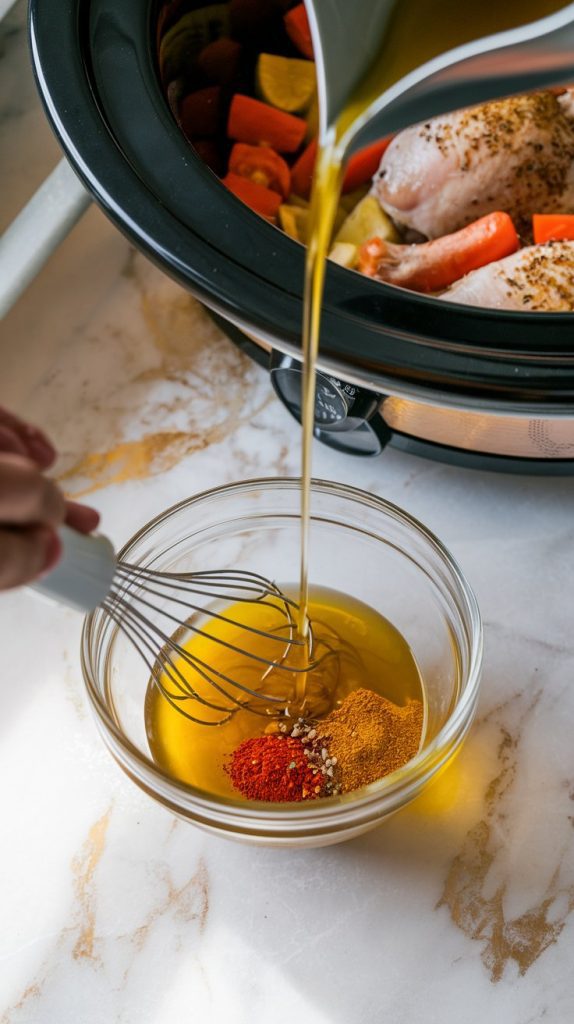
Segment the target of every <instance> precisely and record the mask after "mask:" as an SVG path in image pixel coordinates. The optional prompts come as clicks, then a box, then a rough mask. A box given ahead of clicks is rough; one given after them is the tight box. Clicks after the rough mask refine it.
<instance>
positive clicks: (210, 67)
mask: <svg viewBox="0 0 574 1024" xmlns="http://www.w3.org/2000/svg"><path fill="white" fill-rule="evenodd" d="M241 50H242V46H241V43H237V42H236V41H235V40H234V39H227V38H225V37H223V38H222V39H216V40H215V41H214V42H213V43H209V44H208V45H207V46H204V48H203V50H202V51H201V53H200V54H199V57H198V58H197V66H198V68H199V70H200V71H201V73H202V74H203V75H205V77H206V78H208V79H209V80H210V81H211V82H214V83H215V84H216V85H229V83H230V82H232V81H233V79H234V78H235V76H236V75H237V71H238V69H239V62H240V60H241Z"/></svg>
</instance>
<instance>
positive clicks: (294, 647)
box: [34, 527, 335, 725]
mask: <svg viewBox="0 0 574 1024" xmlns="http://www.w3.org/2000/svg"><path fill="white" fill-rule="evenodd" d="M61 538H62V542H63V547H64V551H63V557H62V559H61V561H60V563H59V564H58V566H57V567H56V568H55V569H54V570H53V571H52V572H51V573H50V574H49V575H48V576H47V577H45V578H44V579H43V580H41V581H40V582H39V583H37V584H35V585H34V589H36V590H39V591H40V592H42V593H44V594H46V595H48V596H50V597H52V598H56V599H57V600H59V601H63V602H65V603H67V604H70V605H72V606H73V607H75V608H78V609H80V610H81V611H84V612H90V611H93V610H94V609H95V608H97V607H100V608H101V609H102V610H103V611H104V612H105V614H106V615H107V616H108V617H109V619H110V620H112V621H113V622H114V623H115V624H116V626H117V627H118V628H119V629H120V630H121V631H122V633H123V634H124V635H125V636H126V638H127V639H128V640H129V641H130V642H131V643H132V644H133V646H134V647H135V648H136V650H137V651H138V653H139V654H140V655H141V657H142V658H143V660H144V662H145V664H146V665H147V667H148V670H149V673H150V678H151V679H153V681H154V683H155V685H156V686H157V687H158V688H159V690H160V691H161V693H162V694H163V696H164V697H165V699H166V700H167V701H169V703H170V704H171V705H172V707H174V708H175V709H176V710H177V711H178V712H180V713H181V714H182V715H184V716H185V717H186V718H189V719H190V720H191V721H193V722H197V723H198V724H201V725H222V724H223V723H224V722H226V721H228V720H229V718H230V717H231V715H233V714H234V713H235V712H236V711H238V710H239V709H248V710H250V711H252V712H253V713H255V714H261V715H269V713H270V712H272V711H273V709H275V710H276V712H277V713H280V712H281V711H283V710H284V708H286V706H287V705H288V703H289V697H288V691H289V686H288V685H287V688H286V695H283V696H282V695H277V693H274V694H272V693H269V692H266V689H265V683H266V681H268V680H269V678H270V676H271V674H272V673H274V672H275V671H276V670H277V671H279V672H280V673H284V675H285V680H286V683H288V682H289V677H290V678H291V680H293V679H295V678H296V677H297V676H299V677H300V676H302V675H304V674H306V673H309V672H311V671H313V670H314V669H316V668H317V667H318V666H319V665H320V664H322V663H323V662H324V661H325V659H327V658H330V657H333V656H334V655H335V651H334V650H331V649H329V647H328V646H326V645H325V643H324V642H322V651H321V653H320V654H317V655H316V654H315V652H314V638H313V631H312V629H311V628H310V629H309V634H308V637H307V638H306V639H303V638H301V637H300V636H299V635H298V634H297V628H296V612H297V604H296V602H295V601H293V600H292V599H291V598H289V597H288V596H286V595H285V594H284V593H282V591H281V590H280V589H279V587H277V586H276V584H275V583H273V582H271V581H270V580H268V579H266V578H265V577H264V576H261V575H259V574H258V573H254V572H247V571H244V570H234V569H224V570H221V571H203V572H190V573H179V572H156V571H153V570H151V569H147V568H144V567H142V566H133V565H130V564H128V563H125V562H122V561H119V560H118V559H117V558H116V556H115V553H114V549H113V547H112V545H111V543H110V541H109V540H108V539H107V538H105V537H93V536H90V537H86V536H83V535H81V534H78V533H76V532H75V531H74V530H70V529H69V528H68V527H63V528H62V530H61ZM230 606H231V607H234V608H235V611H234V613H233V614H232V613H231V612H230ZM248 606H253V607H257V608H258V609H261V608H266V609H269V610H270V611H271V612H272V613H273V618H274V617H275V614H276V617H277V624H276V625H275V622H274V621H273V623H272V625H271V626H270V627H269V628H267V629H260V628H257V627H256V626H252V625H249V623H248V622H244V621H241V616H240V615H239V614H238V612H239V609H240V608H242V607H245V608H247V607H248ZM218 625H222V626H225V627H227V626H230V627H232V628H233V629H237V630H238V635H239V637H240V638H241V639H240V642H238V643H235V642H234V641H233V640H226V639H225V638H224V637H219V636H217V627H218ZM190 635H193V636H195V637H200V638H203V639H204V640H205V641H206V642H207V646H208V648H209V645H210V644H211V643H213V644H216V645H218V646H219V647H223V648H225V649H226V650H227V651H228V652H229V653H230V655H232V656H235V655H236V656H237V666H238V668H244V667H245V665H250V666H251V667H252V670H253V674H254V677H255V685H253V686H250V685H247V684H246V683H245V682H240V681H239V680H238V679H236V678H234V677H233V676H232V675H230V674H228V672H226V671H221V670H218V669H217V668H215V667H214V666H213V665H212V664H210V663H209V660H204V659H203V657H199V656H198V655H197V654H193V653H191V652H190V651H189V650H187V649H186V648H185V647H184V646H183V645H182V643H181V641H182V640H183V639H184V637H187V636H190ZM262 641H264V642H265V643H269V644H270V645H271V650H269V651H268V652H266V653H262V652H261V642H262ZM275 646H276V648H277V650H276V653H275ZM290 656H291V657H290ZM200 690H201V692H200ZM211 694H213V697H212V696H211ZM190 701H194V702H196V703H197V704H198V705H200V706H201V707H204V708H208V709H210V711H212V712H215V717H213V718H212V717H211V716H210V717H209V719H205V718H201V717H198V716H197V715H195V714H192V713H191V712H190V711H189V703H188V702H190Z"/></svg>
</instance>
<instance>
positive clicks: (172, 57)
mask: <svg viewBox="0 0 574 1024" xmlns="http://www.w3.org/2000/svg"><path fill="white" fill-rule="evenodd" d="M226 35H229V4H210V5H209V6H206V7H200V8H199V9H198V10H196V11H190V13H189V14H184V16H183V18H180V19H179V21H176V23H175V25H172V27H171V28H170V29H169V31H168V32H166V34H165V35H164V37H163V39H162V41H161V46H160V49H159V64H160V69H161V74H162V77H163V79H164V81H166V82H170V81H171V80H172V79H173V78H177V77H178V76H179V75H181V74H185V72H186V71H187V69H188V68H189V66H190V64H191V63H192V61H193V60H195V58H196V57H197V55H198V54H199V53H200V51H201V50H203V48H204V46H207V44H208V43H211V42H213V40H214V39H218V38H219V37H220V36H226Z"/></svg>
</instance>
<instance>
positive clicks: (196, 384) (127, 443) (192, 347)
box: [58, 254, 272, 497]
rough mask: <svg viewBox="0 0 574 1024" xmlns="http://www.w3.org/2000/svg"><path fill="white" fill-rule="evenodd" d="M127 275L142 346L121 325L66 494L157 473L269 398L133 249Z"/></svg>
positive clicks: (249, 367)
mask: <svg viewBox="0 0 574 1024" xmlns="http://www.w3.org/2000/svg"><path fill="white" fill-rule="evenodd" d="M124 277H125V279H126V281H127V282H129V287H131V288H135V289H136V294H137V299H138V302H139V307H140V312H141V323H142V335H141V336H142V345H141V350H140V349H138V346H137V345H134V339H133V337H128V336H127V334H126V333H125V331H119V332H118V337H117V345H118V353H119V354H121V359H118V371H117V372H118V374H119V373H120V372H121V375H122V376H121V378H118V379H117V380H112V381H110V382H106V385H107V389H106V392H105V394H104V393H102V394H100V395H98V396H97V397H96V396H93V398H92V400H91V404H92V413H93V417H94V426H95V429H94V432H93V435H92V437H91V438H90V441H91V443H93V439H96V447H95V450H94V449H90V450H89V451H87V452H84V454H82V455H81V456H80V457H76V458H74V460H73V461H72V462H71V464H69V465H68V466H67V467H66V468H65V469H64V470H63V471H61V472H60V474H59V476H58V480H59V482H60V483H63V484H64V485H65V486H66V488H67V490H68V493H69V494H70V496H73V497H85V496H86V495H88V494H91V493H93V492H94V491H96V490H99V489H100V488H102V487H108V486H110V485H112V484H121V483H124V482H126V481H131V480H143V479H146V478H148V477H150V476H155V475H157V474H159V473H164V472H166V471H167V470H169V469H172V468H173V467H174V466H176V465H177V464H178V463H179V462H180V461H181V460H182V459H183V458H185V457H187V456H189V455H191V454H193V453H194V452H197V451H201V450H203V449H205V448H207V447H208V446H209V445H213V444H217V443H219V442H222V441H224V440H225V439H227V438H228V437H229V435H230V434H232V433H233V432H234V431H235V430H236V429H237V428H238V427H240V426H242V425H244V424H247V423H251V422H252V420H253V418H254V417H255V416H256V415H257V414H258V413H259V412H261V411H262V410H263V409H264V408H265V407H266V406H267V405H268V404H269V402H270V401H272V392H271V389H270V388H269V387H268V384H267V382H264V383H265V386H264V387H262V386H261V382H260V380H258V371H257V369H256V368H255V367H254V366H253V364H252V363H251V362H250V361H249V360H248V359H247V358H246V357H245V356H243V355H242V354H241V353H240V352H238V351H237V350H236V349H235V348H234V347H233V346H232V345H231V343H230V342H228V341H227V339H225V338H224V337H223V336H222V334H221V332H220V331H219V330H218V329H217V327H216V326H215V325H214V324H213V322H212V321H211V320H210V318H209V317H208V315H207V313H206V312H205V311H204V310H203V309H202V307H201V306H200V305H199V303H198V302H197V301H196V300H195V299H193V298H192V297H191V296H190V295H189V294H188V293H186V292H185V291H183V289H181V288H179V287H178V286H177V285H175V284H174V283H173V282H172V281H170V280H169V279H167V278H163V277H160V276H158V275H157V273H156V272H155V271H153V268H150V267H149V265H148V264H147V263H146V261H145V260H144V259H143V257H141V256H139V255H137V254H133V255H132V256H131V257H130V259H129V260H128V263H127V266H126V268H125V271H124ZM150 345H151V347H152V350H153V354H152V350H150ZM120 365H121V371H120ZM89 404H90V402H89V401H88V405H89ZM130 421H131V428H130V429H131V433H132V434H133V432H134V430H133V424H134V422H136V423H137V424H138V425H139V429H138V430H137V436H136V437H133V436H132V437H129V436H126V424H127V422H130ZM150 428H152V429H150ZM102 441H104V442H107V443H104V445H101V442H102ZM238 475H241V471H240V468H239V467H238Z"/></svg>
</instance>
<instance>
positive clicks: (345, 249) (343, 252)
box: [329, 242, 359, 270]
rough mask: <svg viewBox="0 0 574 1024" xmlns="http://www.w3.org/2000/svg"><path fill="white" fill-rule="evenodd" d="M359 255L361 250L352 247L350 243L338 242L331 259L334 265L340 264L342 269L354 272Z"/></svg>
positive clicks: (331, 253)
mask: <svg viewBox="0 0 574 1024" xmlns="http://www.w3.org/2000/svg"><path fill="white" fill-rule="evenodd" d="M358 254H359V250H358V247H357V246H356V245H351V243H350V242H336V243H335V245H334V246H333V248H332V249H331V252H330V253H329V259H330V260H332V261H333V263H338V264H339V266H340V267H347V268H348V269H349V270H352V269H353V267H356V266H357V259H358Z"/></svg>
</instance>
